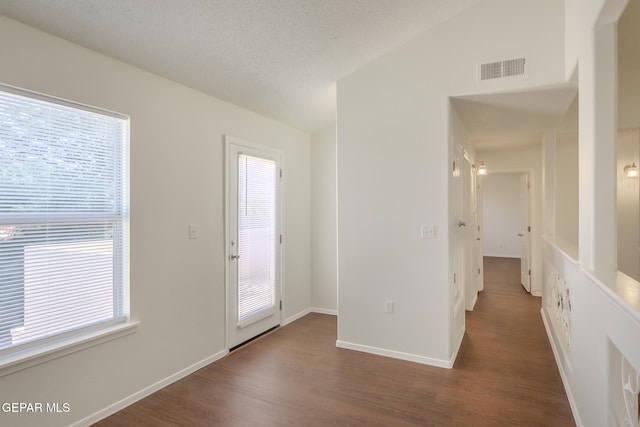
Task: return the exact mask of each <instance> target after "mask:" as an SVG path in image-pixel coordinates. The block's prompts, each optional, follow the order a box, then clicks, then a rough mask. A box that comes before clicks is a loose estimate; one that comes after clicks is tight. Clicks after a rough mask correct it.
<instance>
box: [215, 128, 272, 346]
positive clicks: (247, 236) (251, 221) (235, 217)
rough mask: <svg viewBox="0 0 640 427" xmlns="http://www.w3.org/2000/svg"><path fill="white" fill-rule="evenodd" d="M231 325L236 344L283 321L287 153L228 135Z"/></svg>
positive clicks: (232, 341)
mask: <svg viewBox="0 0 640 427" xmlns="http://www.w3.org/2000/svg"><path fill="white" fill-rule="evenodd" d="M226 145H227V146H226V148H227V150H226V153H227V159H226V160H227V198H226V204H227V227H226V229H227V230H226V231H227V239H226V240H227V242H226V253H227V261H226V262H227V269H226V270H227V290H228V292H227V296H228V300H227V324H228V328H227V329H228V342H229V348H233V347H235V346H237V345H239V344H241V343H243V342H245V341H247V340H249V339H251V338H253V337H255V336H257V335H259V334H261V333H263V332H265V331H267V330H269V329H271V328H273V327H274V326H278V325H280V324H281V310H280V307H281V305H280V292H281V290H280V280H281V278H280V270H281V268H280V263H281V231H280V199H281V197H280V185H281V172H280V171H281V168H280V161H281V153H280V152H279V151H277V150H273V149H270V148H267V147H261V146H257V145H255V144H251V143H247V142H244V141H240V140H237V139H235V138H232V137H226Z"/></svg>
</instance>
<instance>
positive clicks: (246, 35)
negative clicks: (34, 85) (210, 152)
mask: <svg viewBox="0 0 640 427" xmlns="http://www.w3.org/2000/svg"><path fill="white" fill-rule="evenodd" d="M478 1H479V0H189V1H176V0H82V1H79V0H0V14H2V15H5V16H7V17H9V18H12V19H15V20H17V21H21V22H23V23H25V24H28V25H30V26H33V27H36V28H39V29H41V30H44V31H46V32H48V33H51V34H53V35H56V36H59V37H61V38H64V39H66V40H69V41H72V42H74V43H77V44H80V45H83V46H85V47H88V48H90V49H93V50H95V51H98V52H101V53H104V54H106V55H108V56H111V57H113V58H116V59H119V60H121V61H123V62H126V63H129V64H132V65H134V66H137V67H139V68H142V69H145V70H148V71H150V72H153V73H155V74H158V75H161V76H164V77H166V78H168V79H171V80H174V81H176V82H179V83H182V84H185V85H187V86H190V87H192V88H195V89H198V90H201V91H203V92H206V93H209V94H211V95H213V96H215V97H218V98H220V99H223V100H225V101H228V102H231V103H233V104H236V105H240V106H243V107H245V108H247V109H250V110H253V111H255V112H258V113H260V114H263V115H265V116H268V117H271V118H274V119H276V120H279V121H282V122H285V123H288V124H290V125H293V126H295V127H298V128H300V129H303V130H306V131H316V130H319V129H321V128H323V127H325V126H327V125H329V124H330V123H332V122H333V120H334V118H335V106H336V99H335V82H336V81H337V80H338V79H339V78H341V77H343V76H345V75H347V74H349V73H350V72H352V71H353V70H355V69H357V68H359V67H360V66H362V65H364V64H366V63H367V62H369V61H371V60H372V59H374V58H376V57H378V56H380V55H382V54H384V53H386V52H387V51H390V50H391V49H393V48H394V47H397V46H399V45H401V44H403V43H405V42H407V41H408V40H410V39H411V38H413V37H415V36H417V35H418V34H420V33H421V32H424V31H426V30H427V29H429V28H431V27H433V26H435V25H437V24H439V23H441V22H443V21H445V20H447V19H449V18H450V17H452V16H453V15H455V14H456V13H458V12H460V11H462V10H463V9H465V8H468V7H470V6H471V5H473V4H474V3H476V2H478Z"/></svg>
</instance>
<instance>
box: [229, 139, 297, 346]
mask: <svg viewBox="0 0 640 427" xmlns="http://www.w3.org/2000/svg"><path fill="white" fill-rule="evenodd" d="M231 146H236V147H242V148H245V149H247V150H249V151H256V152H259V153H260V155H261V156H264V154H265V153H267V154H268V155H269V156H270V157H271V156H272V159H273V160H275V161H276V163H277V166H278V168H279V169H280V172H282V171H283V170H284V167H285V164H284V151H283V150H281V149H279V148H276V147H273V146H270V145H262V144H256V143H254V142H251V141H247V140H243V139H240V138H236V137H234V136H231V135H228V134H225V135H224V161H225V163H224V179H225V181H224V233H225V234H224V247H225V255H224V258H225V259H224V265H225V269H224V282H225V348H227V350H228V349H229V348H230V347H231V325H236V323H237V322H235V321H234V319H230V316H231V310H230V308H229V305H230V302H229V292H230V291H229V289H230V288H231V284H230V274H229V257H230V255H231V250H230V248H229V236H230V235H231V230H230V228H229V218H230V212H231V211H230V208H231V207H230V193H231V189H230V188H229V187H230V185H231V177H230V174H229V172H230V171H229V164H230V163H229V162H230V155H231ZM283 175H284V174H283ZM283 175H280V179H278V181H277V187H278V190H277V194H278V201H277V209H278V216H279V222H278V224H277V234H278V235H279V236H282V237H284V236H285V227H284V224H285V218H284V211H285V209H284V207H285V192H284V187H285V186H284V184H283ZM285 241H286V238H285V239H283V240H282V241H281V242H280V243H279V250H278V258H279V264H278V269H279V272H278V274H277V276H278V284H277V286H278V288H279V289H278V291H279V298H278V301H276V303H277V304H280V303H281V302H282V301H284V299H285V295H284V289H285V277H284V271H285V268H284V267H285V259H284V255H285V250H284V248H285ZM278 311H279V313H277V315H278V316H279V322H278V325H279V326H284V325H286V321H285V320H284V312H283V310H278ZM294 320H295V319H294ZM245 326H248V325H246V324H245Z"/></svg>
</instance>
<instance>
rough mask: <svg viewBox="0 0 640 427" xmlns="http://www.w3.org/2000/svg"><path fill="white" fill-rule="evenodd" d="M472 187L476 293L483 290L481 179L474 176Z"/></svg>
mask: <svg viewBox="0 0 640 427" xmlns="http://www.w3.org/2000/svg"><path fill="white" fill-rule="evenodd" d="M474 176H475V181H474V185H475V188H476V198H475V210H476V223H475V230H474V231H475V234H476V236H475V238H476V240H475V246H474V252H475V253H474V257H475V259H476V267H477V269H478V270H477V272H478V274H477V275H476V286H477V288H478V291H483V290H484V257H483V253H482V231H483V229H482V220H483V219H482V177H479V176H477V175H475V174H474Z"/></svg>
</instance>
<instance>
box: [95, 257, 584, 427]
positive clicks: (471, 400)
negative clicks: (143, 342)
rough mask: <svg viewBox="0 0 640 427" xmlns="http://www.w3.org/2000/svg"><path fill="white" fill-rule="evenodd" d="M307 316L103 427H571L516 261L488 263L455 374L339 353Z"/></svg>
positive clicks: (332, 324)
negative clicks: (520, 281) (483, 287)
mask: <svg viewBox="0 0 640 427" xmlns="http://www.w3.org/2000/svg"><path fill="white" fill-rule="evenodd" d="M335 342H336V318H335V317H334V316H327V315H322V314H310V315H307V316H305V317H303V318H302V319H299V320H297V321H296V322H293V323H291V324H289V325H287V326H285V327H283V328H280V329H278V330H276V331H275V332H273V333H271V334H270V335H267V336H265V337H263V338H261V339H259V340H257V341H255V342H253V343H251V344H249V345H247V346H245V347H243V348H241V349H239V350H238V351H236V352H234V353H232V354H230V355H229V356H227V357H225V358H223V359H222V360H219V361H218V362H215V363H213V364H211V365H209V366H207V367H205V368H203V369H201V370H199V371H197V372H195V373H193V374H192V375H190V376H188V377H186V378H184V379H182V380H180V381H178V382H176V383H174V384H172V385H170V386H168V387H166V388H164V389H162V390H160V391H158V392H157V393H155V394H153V395H151V396H149V397H147V398H146V399H143V400H141V401H139V402H137V403H135V404H133V405H132V406H130V407H128V408H126V409H124V410H122V411H120V412H118V413H116V414H114V415H112V416H111V417H109V418H107V419H105V420H103V421H101V422H100V423H98V424H97V425H98V426H101V427H111V426H393V427H395V426H573V425H575V424H574V421H573V417H572V415H571V410H570V408H569V403H568V401H567V397H566V395H565V393H564V389H563V386H562V382H561V379H560V375H559V373H558V370H557V368H556V365H555V362H554V359H553V354H552V352H551V348H550V346H549V343H548V341H547V338H546V334H545V331H544V326H543V324H542V320H541V318H540V299H539V298H535V297H532V296H530V295H528V294H527V293H526V292H525V291H524V289H523V288H522V286H520V284H519V263H518V260H515V261H514V260H508V259H498V258H487V259H485V290H484V292H482V293H481V294H480V296H479V299H478V303H477V305H476V308H475V310H474V311H473V312H468V313H467V331H466V335H465V337H464V340H463V343H462V347H461V349H460V352H459V354H458V359H457V361H456V363H455V366H454V368H453V369H442V368H435V367H430V366H426V365H421V364H417V363H412V362H405V361H401V360H395V359H389V358H385V357H380V356H374V355H370V354H365V353H359V352H355V351H349V350H344V349H339V348H336V346H335Z"/></svg>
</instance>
